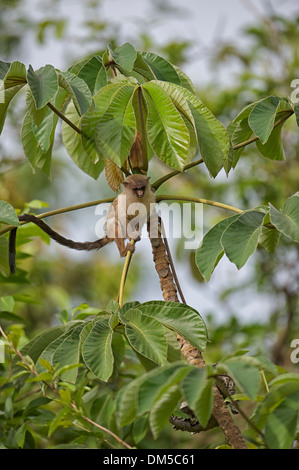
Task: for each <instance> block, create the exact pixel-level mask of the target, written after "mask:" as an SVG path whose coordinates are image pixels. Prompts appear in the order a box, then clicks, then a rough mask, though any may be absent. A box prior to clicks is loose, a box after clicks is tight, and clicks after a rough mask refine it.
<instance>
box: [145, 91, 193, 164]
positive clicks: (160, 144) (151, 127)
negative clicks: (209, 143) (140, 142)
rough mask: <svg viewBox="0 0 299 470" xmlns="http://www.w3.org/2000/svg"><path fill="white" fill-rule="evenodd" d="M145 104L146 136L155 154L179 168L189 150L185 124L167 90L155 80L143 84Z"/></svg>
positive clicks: (188, 138) (188, 137)
mask: <svg viewBox="0 0 299 470" xmlns="http://www.w3.org/2000/svg"><path fill="white" fill-rule="evenodd" d="M142 89H143V93H144V98H145V101H146V104H147V108H148V115H147V120H146V130H147V137H148V140H149V142H150V145H151V147H152V149H153V151H154V152H155V153H156V155H157V156H158V157H159V158H160V159H161V160H162V161H164V162H165V163H166V164H167V165H169V166H170V167H171V168H175V169H177V170H182V169H183V168H184V165H185V162H186V159H187V157H188V154H189V150H190V134H189V132H188V128H187V126H186V124H185V122H184V120H183V118H182V116H181V114H180V113H179V111H178V110H177V109H176V107H175V105H174V103H173V102H172V100H171V98H170V97H169V96H168V94H167V93H166V91H165V90H164V89H163V88H161V87H160V86H159V85H158V83H156V82H147V83H144V84H143V85H142Z"/></svg>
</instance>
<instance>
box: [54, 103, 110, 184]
mask: <svg viewBox="0 0 299 470" xmlns="http://www.w3.org/2000/svg"><path fill="white" fill-rule="evenodd" d="M65 116H66V117H67V118H68V119H69V120H70V121H72V122H73V123H74V124H75V125H76V126H77V127H79V128H80V122H81V121H80V116H79V114H78V113H77V110H76V108H75V105H74V104H73V103H70V104H69V105H68V107H67V109H66V112H65ZM62 140H63V143H64V145H65V148H66V150H67V152H68V154H69V155H70V157H71V158H72V160H73V161H74V163H75V164H76V165H77V166H78V167H79V168H80V169H81V170H82V171H84V173H86V174H88V175H89V176H91V177H92V178H94V179H97V178H98V177H99V175H100V174H101V172H102V171H103V170H104V167H105V160H104V159H103V158H101V159H100V158H99V155H98V153H97V152H96V151H95V150H94V148H93V147H90V148H89V149H88V150H89V151H88V153H87V152H86V151H85V148H84V147H83V145H82V140H81V136H80V135H79V134H78V133H77V132H76V131H75V130H74V129H73V128H72V127H70V126H69V125H67V124H66V123H65V122H63V125H62ZM94 162H96V163H94Z"/></svg>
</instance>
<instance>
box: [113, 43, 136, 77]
mask: <svg viewBox="0 0 299 470" xmlns="http://www.w3.org/2000/svg"><path fill="white" fill-rule="evenodd" d="M108 48H109V52H110V55H111V57H112V59H113V60H114V62H115V63H116V64H117V65H120V66H121V67H123V68H124V69H126V70H128V71H129V72H130V71H131V70H133V67H134V63H135V60H136V57H137V52H136V50H135V48H134V47H133V46H132V44H130V43H129V42H126V43H125V44H123V45H122V46H120V47H117V48H116V49H114V50H113V49H112V48H111V46H110V45H109V46H108Z"/></svg>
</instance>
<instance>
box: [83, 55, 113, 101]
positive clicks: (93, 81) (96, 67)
mask: <svg viewBox="0 0 299 470" xmlns="http://www.w3.org/2000/svg"><path fill="white" fill-rule="evenodd" d="M78 77H79V78H81V79H82V80H84V82H85V83H86V85H87V86H88V88H89V90H90V92H91V94H92V95H95V94H96V93H97V91H98V90H99V89H100V88H102V87H103V86H105V85H107V74H106V69H105V66H104V65H103V62H102V59H101V57H100V56H97V55H95V56H93V57H92V58H91V59H89V60H88V61H87V62H86V63H85V64H84V65H83V67H82V68H81V69H80V71H79V73H78Z"/></svg>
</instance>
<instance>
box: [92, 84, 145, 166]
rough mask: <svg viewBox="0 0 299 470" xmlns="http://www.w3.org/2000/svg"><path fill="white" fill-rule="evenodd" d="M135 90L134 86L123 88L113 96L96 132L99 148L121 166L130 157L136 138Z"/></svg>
mask: <svg viewBox="0 0 299 470" xmlns="http://www.w3.org/2000/svg"><path fill="white" fill-rule="evenodd" d="M135 90H136V87H135V86H133V85H124V86H122V87H121V88H120V89H119V90H118V91H117V92H116V93H115V94H114V95H113V98H112V101H111V104H110V106H109V107H108V108H107V111H106V112H105V113H104V114H103V116H102V117H101V118H100V120H99V122H98V124H97V126H96V130H95V141H96V145H97V147H98V148H100V149H101V151H102V153H103V155H104V156H105V157H107V158H110V159H111V160H112V161H113V162H114V163H116V164H117V165H119V166H122V164H123V163H124V161H125V160H126V158H127V157H128V155H129V153H130V150H131V147H132V144H133V142H134V138H135V132H136V121H135V114H134V108H133V105H132V98H133V94H134V92H135Z"/></svg>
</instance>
